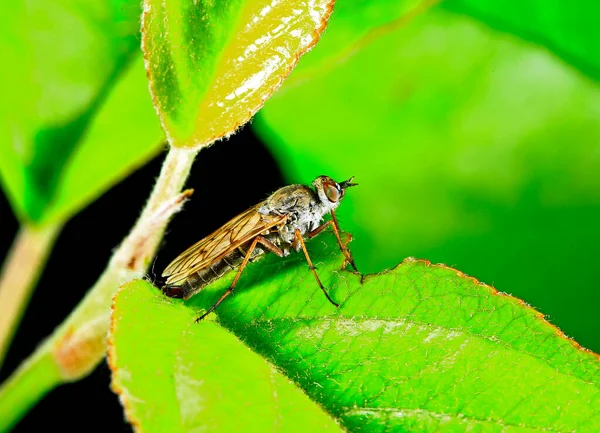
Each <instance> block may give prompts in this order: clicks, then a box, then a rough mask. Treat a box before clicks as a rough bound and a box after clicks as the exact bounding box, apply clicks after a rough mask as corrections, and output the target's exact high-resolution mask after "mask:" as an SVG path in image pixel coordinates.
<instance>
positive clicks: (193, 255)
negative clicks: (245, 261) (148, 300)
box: [162, 202, 287, 284]
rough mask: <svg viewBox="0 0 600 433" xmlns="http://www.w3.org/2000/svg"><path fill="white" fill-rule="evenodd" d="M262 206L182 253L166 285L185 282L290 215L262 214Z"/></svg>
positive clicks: (165, 274)
mask: <svg viewBox="0 0 600 433" xmlns="http://www.w3.org/2000/svg"><path fill="white" fill-rule="evenodd" d="M263 204H264V202H261V203H259V204H257V205H256V206H253V207H251V208H250V209H248V210H246V211H245V212H242V213H241V214H239V215H238V216H236V217H235V218H233V219H231V220H230V221H228V222H227V223H225V225H223V226H222V227H221V228H219V229H217V230H216V231H214V232H213V233H212V234H210V235H208V236H207V237H205V238H204V239H202V240H200V241H198V242H196V243H195V244H194V245H192V246H191V247H189V248H188V249H187V250H185V251H184V252H183V253H181V254H180V255H179V256H178V257H177V258H176V259H175V260H173V261H172V262H171V264H169V266H167V268H166V269H165V270H164V272H163V274H162V276H163V277H169V278H168V279H167V281H166V284H174V283H177V282H179V281H181V280H184V279H185V278H186V277H188V276H189V275H191V274H193V273H195V272H198V271H199V270H200V269H203V268H205V267H206V266H209V265H211V264H213V263H214V262H215V261H217V260H219V259H221V258H223V257H224V256H226V255H227V254H229V253H230V252H232V251H233V250H235V249H236V248H238V247H239V246H241V245H243V244H244V243H245V242H248V241H249V240H251V239H252V238H254V237H255V236H258V235H259V234H261V233H262V232H264V231H265V230H268V229H270V228H271V227H274V226H276V225H277V224H279V223H281V222H282V221H284V220H285V219H286V218H287V215H281V216H279V215H263V214H261V213H259V212H258V209H259V208H260V207H261V206H262V205H263Z"/></svg>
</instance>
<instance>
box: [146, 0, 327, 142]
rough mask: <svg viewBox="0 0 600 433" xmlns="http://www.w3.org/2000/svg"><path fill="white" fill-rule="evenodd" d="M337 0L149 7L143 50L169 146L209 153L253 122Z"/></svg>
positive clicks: (178, 0) (181, 1)
mask: <svg viewBox="0 0 600 433" xmlns="http://www.w3.org/2000/svg"><path fill="white" fill-rule="evenodd" d="M332 7H333V0H316V1H306V0H290V1H282V2H271V1H269V0H258V1H246V0H233V1H226V0H216V1H207V0H200V1H194V2H192V1H190V0H167V1H163V0H160V1H158V0H145V3H144V16H143V30H142V32H143V50H144V55H145V58H146V68H147V70H148V76H149V78H150V87H151V92H152V95H153V99H154V105H155V107H156V109H157V111H158V114H159V116H160V118H161V120H162V123H163V127H164V129H165V131H166V132H167V136H168V137H169V142H170V143H171V144H172V145H175V146H187V147H195V146H199V147H202V146H206V145H209V144H211V143H212V142H214V141H215V140H217V139H219V138H222V137H226V136H229V135H230V134H232V133H234V132H235V130H236V129H237V128H238V127H239V126H241V125H243V124H244V123H246V122H247V121H248V120H249V119H250V117H252V115H254V113H256V111H257V110H258V109H259V108H260V107H261V106H262V105H263V103H264V101H265V100H266V99H267V98H268V97H269V96H270V95H271V93H273V92H274V91H275V89H277V87H279V85H280V84H281V82H282V81H283V79H284V78H285V77H286V76H287V75H288V74H289V73H290V72H291V70H292V69H293V68H294V66H295V65H296V63H297V61H298V58H299V57H300V55H302V54H303V53H304V52H306V51H307V50H309V49H310V48H311V47H312V46H313V45H314V44H315V43H316V42H317V40H318V39H319V36H320V34H321V32H322V31H323V30H324V28H325V25H326V23H327V19H328V18H329V14H330V13H331V9H332Z"/></svg>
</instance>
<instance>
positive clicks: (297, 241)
mask: <svg viewBox="0 0 600 433" xmlns="http://www.w3.org/2000/svg"><path fill="white" fill-rule="evenodd" d="M294 236H295V238H296V239H295V240H294V246H296V245H297V244H299V245H300V246H301V247H302V251H304V256H305V257H306V261H307V262H308V267H309V268H310V270H311V271H312V273H313V275H314V276H315V280H317V284H318V285H319V287H320V288H321V290H322V291H323V293H325V297H326V298H327V300H328V301H329V302H331V303H332V304H333V305H335V306H336V307H339V306H340V304H338V303H337V302H335V301H334V300H333V299H331V297H330V296H329V293H327V290H325V287H323V284H322V283H321V280H320V279H319V276H318V275H317V271H316V269H315V267H314V266H313V263H312V260H311V259H310V256H309V255H308V250H307V249H306V245H305V244H304V239H302V234H301V233H300V230H298V229H296V232H295V233H294Z"/></svg>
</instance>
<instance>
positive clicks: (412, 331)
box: [110, 233, 600, 433]
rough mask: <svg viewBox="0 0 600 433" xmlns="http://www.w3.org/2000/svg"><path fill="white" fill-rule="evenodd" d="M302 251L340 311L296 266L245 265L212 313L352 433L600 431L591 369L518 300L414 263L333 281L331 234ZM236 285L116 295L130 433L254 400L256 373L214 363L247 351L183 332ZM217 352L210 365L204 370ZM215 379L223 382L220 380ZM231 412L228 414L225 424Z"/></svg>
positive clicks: (596, 380) (595, 373)
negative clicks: (233, 396)
mask: <svg viewBox="0 0 600 433" xmlns="http://www.w3.org/2000/svg"><path fill="white" fill-rule="evenodd" d="M308 249H309V251H310V252H311V256H312V258H313V261H314V262H315V264H316V265H317V268H318V272H319V275H320V276H321V279H322V280H323V283H324V284H325V286H326V287H327V288H328V290H329V293H330V294H331V296H332V297H333V298H334V299H336V300H338V301H340V302H341V306H340V308H339V309H336V308H335V307H334V306H332V305H331V304H330V303H329V302H328V301H327V300H326V299H325V297H324V296H323V293H321V291H320V289H319V288H318V286H317V285H316V284H315V281H314V279H313V277H312V274H311V272H310V270H309V269H308V267H307V266H306V262H305V261H304V258H303V257H302V254H294V255H292V256H289V257H287V258H285V259H281V258H279V257H276V256H274V255H270V256H268V257H265V258H264V259H262V260H260V261H257V262H256V263H251V264H249V265H248V267H247V269H246V270H245V271H244V273H243V275H242V278H241V279H240V282H239V284H238V286H237V287H236V294H235V296H234V297H233V298H230V299H227V300H226V301H225V302H224V303H223V304H222V305H221V306H220V307H219V309H218V310H217V311H218V320H219V323H220V324H221V325H222V326H224V327H225V328H226V329H227V330H229V331H231V332H233V333H234V334H235V335H236V336H237V337H239V338H240V339H241V340H242V341H244V342H245V343H246V344H247V345H248V346H249V347H250V348H252V349H253V350H254V351H255V352H257V353H259V354H260V355H262V356H263V357H264V358H265V359H267V360H268V361H269V362H271V363H273V364H274V365H275V366H276V367H277V368H278V369H280V371H282V372H283V373H284V374H285V375H287V376H288V377H289V378H290V379H292V380H293V381H294V382H295V383H296V384H297V385H298V386H300V387H301V388H302V389H303V390H304V391H305V392H306V393H307V394H308V395H309V396H310V397H311V398H312V399H313V400H315V401H316V402H317V403H319V404H320V405H321V406H322V407H323V408H324V409H325V410H326V411H327V412H328V413H329V414H330V415H332V416H333V417H334V418H336V419H337V420H338V421H339V422H340V423H341V424H342V425H343V426H344V427H345V428H346V429H348V430H349V431H357V432H367V431H368V432H373V431H381V432H383V431H403V432H419V433H422V432H439V431H444V432H453V431H456V432H459V431H460V432H462V431H480V432H504V433H506V432H534V431H575V430H576V431H578V432H596V431H598V429H599V428H600V363H599V361H598V357H597V355H595V354H593V353H590V352H587V351H585V350H582V349H581V348H580V347H579V346H577V344H575V343H574V342H573V341H571V340H568V339H567V338H565V336H564V335H563V334H562V333H561V332H560V331H558V330H557V329H556V328H555V327H553V326H552V325H550V324H549V323H547V322H546V321H544V320H543V318H542V316H541V315H540V314H539V313H538V312H536V311H535V310H533V309H532V308H530V307H528V306H526V305H525V304H524V303H523V302H521V301H520V300H518V299H516V298H513V297H510V296H507V295H504V294H501V293H498V292H496V291H495V290H494V289H493V288H491V287H489V286H486V285H484V284H481V283H479V282H478V281H476V280H475V279H473V278H469V277H466V276H465V275H464V274H462V273H460V272H458V271H456V270H454V269H451V268H447V267H445V266H442V265H431V264H430V263H429V262H424V261H417V260H413V259H407V260H405V261H404V262H403V263H402V264H400V265H399V266H397V267H396V268H394V269H393V270H390V271H386V272H383V273H380V274H376V275H367V276H364V277H363V276H361V275H358V274H354V273H351V272H349V271H342V270H340V265H341V264H342V262H343V256H342V255H341V254H340V253H339V252H338V249H337V244H336V242H335V239H334V238H333V235H332V234H331V233H326V234H323V235H321V237H319V238H317V239H316V240H314V241H311V242H309V243H308ZM232 278H233V274H229V275H228V276H226V277H225V278H223V279H221V280H219V281H217V282H216V283H215V284H213V285H212V286H210V287H208V288H206V289H205V290H203V291H202V292H201V293H200V294H198V295H196V297H195V298H192V300H191V301H190V302H188V303H187V304H188V305H186V303H184V302H182V301H178V300H172V299H168V298H166V297H164V296H163V295H162V294H161V293H160V291H159V290H158V289H156V288H155V287H152V286H151V285H150V284H148V283H144V282H137V283H134V284H131V285H129V286H127V287H126V288H125V289H124V290H122V291H121V292H120V293H119V295H118V296H117V298H116V302H115V304H114V310H113V311H114V312H113V323H115V326H114V327H113V331H112V335H111V340H112V349H111V357H110V359H111V362H112V364H113V368H115V366H116V372H117V373H116V380H117V381H118V383H117V387H120V386H121V385H122V384H126V385H127V387H126V391H125V392H124V394H123V395H125V396H126V397H125V398H126V401H127V402H130V401H131V402H136V403H135V407H134V408H132V409H129V413H130V417H131V413H132V412H133V411H135V417H131V418H132V419H133V420H136V421H137V420H140V419H142V418H144V419H148V420H150V419H152V423H163V422H171V421H174V422H178V420H179V418H178V416H180V415H179V414H180V411H182V412H185V416H186V417H189V419H192V420H194V424H193V427H196V428H199V427H202V428H207V429H211V428H213V427H214V424H212V422H213V421H211V422H210V423H209V422H208V421H207V423H206V424H202V423H200V424H196V423H195V422H196V420H198V419H205V420H214V419H219V416H221V414H222V412H221V409H220V408H219V407H218V402H220V401H221V400H220V398H221V397H220V394H219V393H218V391H216V390H218V389H225V388H228V387H229V386H231V382H232V381H236V382H238V381H241V382H244V387H246V386H248V387H256V388H258V389H260V388H261V384H260V383H256V382H255V381H256V380H259V381H260V380H261V378H259V377H257V375H256V374H255V373H253V372H252V369H253V368H254V365H255V364H258V363H257V362H256V363H255V362H254V361H252V368H251V369H250V372H251V373H250V374H251V376H248V377H251V381H248V382H251V383H245V381H244V376H245V374H246V372H245V370H239V369H237V368H236V367H237V366H238V362H239V361H238V360H236V357H230V356H229V354H226V353H225V352H224V351H227V350H239V351H240V355H239V356H240V357H242V356H244V358H245V357H246V355H242V354H241V353H242V352H243V351H242V349H241V348H237V347H238V346H236V345H235V344H234V342H233V341H231V338H230V336H229V335H227V334H225V333H223V332H218V331H217V330H216V329H215V328H214V325H213V324H212V323H208V322H204V323H200V324H198V325H196V324H195V323H194V318H195V317H197V315H198V314H199V312H200V309H199V307H202V308H207V307H208V306H210V305H211V303H212V302H214V301H215V299H216V297H218V296H219V295H220V294H221V293H222V292H223V291H224V290H225V289H226V288H227V287H228V285H229V284H230V283H231V280H232ZM189 307H193V308H189ZM211 317H214V316H209V317H208V318H207V319H206V320H211ZM207 345H208V346H212V347H213V348H214V349H213V350H211V349H208V348H207ZM219 352H220V353H221V358H220V359H210V358H215V357H218V356H219ZM248 358H251V357H250V356H249V355H248ZM119 360H123V365H122V366H121V365H120V362H119ZM215 365H217V366H216V367H215ZM230 365H231V366H233V365H235V366H236V367H232V368H227V367H228V366H230ZM209 367H210V368H209ZM121 368H122V371H121ZM262 368H265V367H262ZM214 369H216V371H227V374H226V375H222V376H221V377H219V378H218V379H217V378H215V377H213V376H212V374H214V373H213V372H214V371H215V370H214ZM190 372H193V375H194V376H193V380H191V379H190ZM203 374H204V375H203ZM262 380H264V381H265V382H266V381H267V380H268V379H267V378H263V379H262ZM203 381H206V382H203ZM204 383H206V392H205V391H204V389H203V388H204ZM238 383H239V382H238ZM181 384H185V386H184V387H185V389H186V392H188V391H190V394H185V397H186V398H185V399H183V400H187V399H188V398H193V397H194V396H195V397H196V399H197V400H196V401H195V404H192V405H188V404H187V402H186V405H185V406H183V405H182V399H180V398H173V397H172V396H173V395H176V393H177V387H178V386H180V385H181ZM213 387H214V388H213ZM215 389H216V390H215ZM149 399H150V401H148V400H149ZM261 399H262V397H261ZM247 403H248V404H251V402H250V401H248V402H247ZM214 406H217V407H216V408H215V409H213V407H214ZM158 407H160V409H161V412H160V413H157V411H158V409H155V408H158ZM192 407H193V408H195V411H194V412H188V410H191V408H192ZM213 410H214V411H215V412H214V414H210V413H209V412H212V411H213ZM204 411H206V412H204ZM240 411H243V407H242V406H241V405H239V404H238V410H237V411H236V412H231V415H230V416H232V417H236V416H240V415H239V412H240ZM166 420H171V421H166ZM214 422H216V421H214ZM228 422H234V421H233V420H228ZM161 425H162V424H161ZM179 425H180V424H179ZM144 426H146V425H144ZM260 431H264V430H260ZM288 431H306V430H302V429H300V430H297V429H293V428H291V429H290V430H288Z"/></svg>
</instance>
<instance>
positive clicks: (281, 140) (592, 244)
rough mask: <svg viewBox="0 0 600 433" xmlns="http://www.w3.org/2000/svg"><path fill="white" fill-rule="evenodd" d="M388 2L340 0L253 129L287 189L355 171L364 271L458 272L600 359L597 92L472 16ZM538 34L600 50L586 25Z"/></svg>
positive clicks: (355, 228)
mask: <svg viewBox="0 0 600 433" xmlns="http://www.w3.org/2000/svg"><path fill="white" fill-rule="evenodd" d="M391 3H393V2H390V4H389V5H388V4H387V3H386V2H377V4H375V3H373V2H369V3H368V4H367V3H365V4H355V3H352V2H349V3H348V4H346V3H345V2H343V1H339V2H337V4H336V7H337V10H336V12H335V13H334V14H333V16H332V19H331V22H330V25H329V27H328V31H327V32H326V33H325V35H324V36H323V39H322V41H321V42H320V44H319V45H318V46H317V47H316V48H315V49H314V51H313V52H311V53H310V54H309V55H307V56H306V62H301V64H300V65H299V67H298V68H297V70H296V71H295V72H294V73H293V74H292V76H291V77H290V79H289V80H288V81H287V82H286V83H285V84H284V85H283V87H282V89H281V90H280V91H279V92H278V93H277V94H275V95H274V97H273V98H272V99H271V100H270V101H269V102H267V104H266V105H265V108H264V109H263V110H262V111H261V113H260V115H259V117H258V120H257V121H256V122H255V123H254V126H255V128H256V130H257V131H258V132H259V133H260V135H261V136H262V137H263V138H264V139H265V140H266V141H267V142H268V143H270V147H271V149H272V151H273V152H274V154H275V155H276V156H277V158H278V160H279V162H280V163H281V165H282V166H283V167H284V170H285V172H286V173H288V175H289V178H290V180H293V181H298V182H307V181H309V180H310V179H312V178H313V177H314V176H315V175H318V174H322V173H324V174H329V175H331V176H333V177H335V178H337V179H345V178H347V177H348V176H350V175H355V176H356V182H358V183H359V184H360V186H359V187H358V188H355V189H353V190H352V191H350V192H349V193H348V197H347V199H346V200H347V203H345V204H344V206H343V207H342V208H341V209H340V221H341V224H342V226H343V228H344V229H346V230H348V231H350V232H353V233H354V234H355V238H356V241H355V243H354V250H355V252H356V256H357V264H358V266H359V269H361V270H362V271H369V272H371V271H378V270H381V269H383V268H384V267H389V266H391V265H393V264H395V263H397V261H398V260H399V259H401V258H403V257H407V256H415V257H418V258H425V259H428V260H431V261H433V262H442V263H446V264H448V265H451V266H453V267H456V268H458V269H460V270H461V271H464V272H466V273H468V274H470V275H473V276H475V277H477V278H478V279H480V280H483V281H485V282H487V283H489V284H493V285H494V286H495V287H497V288H498V289H499V290H502V291H507V292H510V293H512V294H513V295H515V296H518V297H520V298H522V299H524V300H526V301H527V302H529V303H531V304H532V305H534V306H535V307H536V308H538V309H539V310H540V311H542V312H544V313H545V314H548V315H549V316H550V320H551V321H552V322H553V323H555V324H557V325H558V326H559V327H560V328H561V329H563V330H564V331H565V332H566V333H567V334H568V335H571V336H573V337H574V338H575V339H576V340H577V341H579V342H580V343H582V344H583V345H584V346H586V347H588V348H590V349H593V350H596V351H600V336H599V334H598V332H597V330H598V329H599V328H600V316H599V315H597V314H596V306H597V305H598V304H599V303H600V290H599V289H600V285H599V284H598V278H597V275H596V269H597V264H596V262H597V257H598V255H599V253H600V247H599V245H600V230H599V229H598V221H600V122H599V121H598V118H599V116H600V88H599V87H598V84H597V83H596V82H594V81H592V80H590V79H589V78H588V77H586V76H585V75H583V74H582V73H581V72H580V71H578V70H577V69H575V68H573V67H572V66H569V65H568V64H565V62H564V60H561V59H559V58H557V57H556V56H555V55H554V54H553V53H551V52H550V51H548V49H546V48H545V47H542V46H539V45H535V44H533V43H530V42H528V41H525V40H523V39H520V38H519V37H517V36H515V35H511V34H508V33H503V32H499V31H497V30H494V29H491V28H489V27H487V26H486V25H485V24H482V23H481V22H479V21H477V20H476V19H473V18H471V17H469V16H466V15H464V14H458V13H456V12H452V11H450V10H448V9H446V8H442V7H439V6H438V7H435V8H433V9H431V10H429V11H427V12H426V13H424V14H420V15H419V16H416V17H409V18H410V19H406V15H403V12H404V11H406V10H411V7H412V6H413V2H407V3H405V8H404V10H403V9H402V7H401V6H400V5H398V4H397V3H394V4H393V5H392V4H391ZM483 3H484V2H482V4H483ZM544 5H545V6H544V7H546V8H548V9H549V10H550V9H551V8H553V7H562V6H558V5H555V4H544ZM538 6H539V7H542V4H538ZM572 6H573V7H575V6H576V5H575V4H573V5H572ZM361 7H363V8H366V10H367V12H368V13H367V16H368V17H376V19H378V20H379V27H378V28H377V29H375V30H369V29H370V28H371V24H370V23H371V20H368V22H366V21H367V20H364V19H363V13H362V12H361ZM515 7H516V6H515ZM564 7H565V8H566V6H564ZM498 13H500V12H498ZM506 13H507V15H509V16H512V15H511V14H514V10H513V9H511V8H507V9H506ZM548 13H549V14H550V12H548ZM552 13H553V14H556V13H557V12H556V11H552ZM398 17H405V18H401V19H398ZM540 19H541V18H540ZM530 24H531V26H535V25H536V22H535V21H531V22H530ZM361 29H367V30H366V31H363V30H361ZM542 30H544V31H545V32H546V33H548V34H549V35H553V37H555V38H558V39H560V40H563V41H566V42H564V44H567V43H569V44H571V45H570V47H571V49H572V50H573V51H574V52H579V53H587V54H593V52H594V48H593V47H598V39H599V38H598V33H597V32H598V31H597V30H594V32H596V33H594V36H595V39H594V41H595V42H594V43H593V44H592V43H590V42H589V41H587V40H586V41H585V44H586V46H587V47H588V48H585V47H579V46H577V45H576V44H577V42H578V41H579V38H578V37H576V36H574V35H573V34H574V33H576V32H577V27H576V26H575V25H574V24H573V25H571V26H570V27H568V28H566V29H565V28H563V27H558V26H555V27H546V28H544V29H542ZM563 31H564V32H566V34H568V35H571V36H569V37H568V36H567V35H566V34H562V33H560V32H563ZM552 32H554V33H552ZM586 32H592V30H591V29H587V30H586ZM353 35H357V36H353ZM344 41H345V42H344ZM564 44H563V45H564ZM590 50H591V51H590ZM563 51H564V50H563ZM581 55H582V56H583V54H581ZM587 60H588V61H589V62H594V61H597V58H587Z"/></svg>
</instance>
